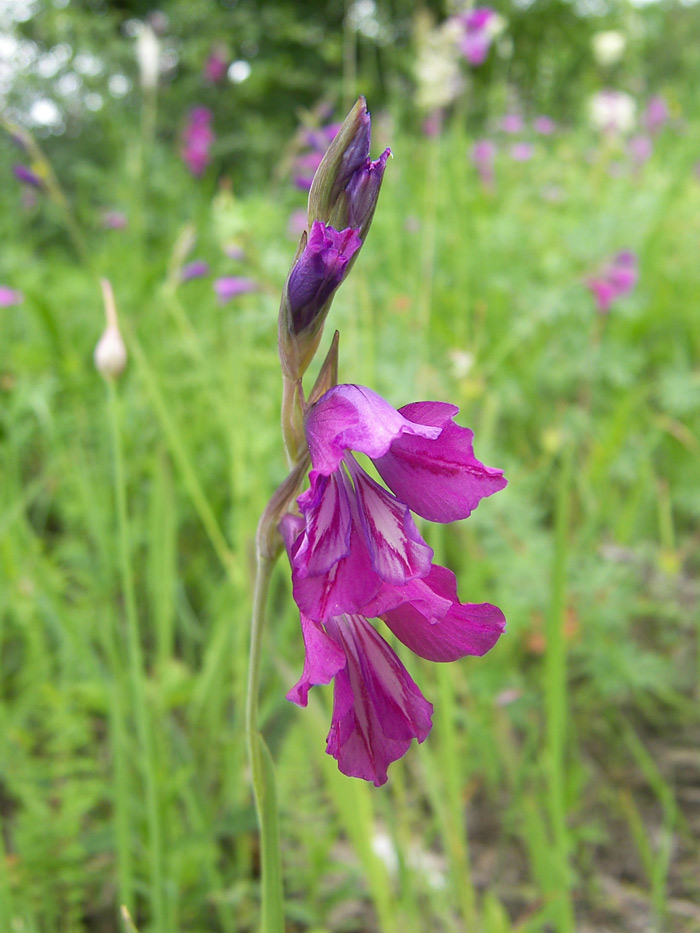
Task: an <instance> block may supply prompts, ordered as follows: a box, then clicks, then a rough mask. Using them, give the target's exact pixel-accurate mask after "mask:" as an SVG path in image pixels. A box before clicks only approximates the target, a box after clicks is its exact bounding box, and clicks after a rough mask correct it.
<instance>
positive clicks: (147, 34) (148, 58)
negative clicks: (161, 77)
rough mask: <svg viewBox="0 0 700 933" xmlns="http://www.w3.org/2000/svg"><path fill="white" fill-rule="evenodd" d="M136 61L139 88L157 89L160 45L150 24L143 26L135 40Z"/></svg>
mask: <svg viewBox="0 0 700 933" xmlns="http://www.w3.org/2000/svg"><path fill="white" fill-rule="evenodd" d="M136 59H137V61H138V63H139V72H140V76H141V87H143V88H154V87H157V85H158V74H159V72H160V43H159V41H158V36H157V35H156V34H155V32H154V30H153V27H152V26H151V25H150V23H146V24H145V25H144V27H143V29H142V30H141V32H140V34H139V36H138V38H137V39H136Z"/></svg>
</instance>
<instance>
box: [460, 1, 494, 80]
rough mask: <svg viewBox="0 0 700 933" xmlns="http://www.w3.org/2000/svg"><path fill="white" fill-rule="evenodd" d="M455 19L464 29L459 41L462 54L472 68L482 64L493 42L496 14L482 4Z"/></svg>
mask: <svg viewBox="0 0 700 933" xmlns="http://www.w3.org/2000/svg"><path fill="white" fill-rule="evenodd" d="M457 20H458V22H459V23H460V25H461V26H462V28H463V30H464V31H463V34H462V37H461V39H460V43H459V47H460V51H461V52H462V55H464V57H465V58H466V60H467V61H468V62H469V64H470V65H472V67H474V68H476V67H478V66H479V65H483V63H484V62H485V61H486V56H487V55H488V53H489V49H490V48H491V43H492V42H493V37H494V27H495V26H496V23H497V22H498V14H497V13H496V11H495V10H492V9H491V8H490V7H487V6H482V7H476V8H475V9H473V10H469V11H468V12H466V13H462V14H461V15H460V16H458V17H457Z"/></svg>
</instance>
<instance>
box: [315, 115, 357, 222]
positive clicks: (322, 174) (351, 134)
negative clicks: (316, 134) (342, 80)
mask: <svg viewBox="0 0 700 933" xmlns="http://www.w3.org/2000/svg"><path fill="white" fill-rule="evenodd" d="M369 140H370V117H369V113H368V112H367V102H366V101H365V99H364V97H360V98H359V99H358V101H357V103H356V104H355V106H354V107H353V108H352V110H351V111H350V113H349V114H348V115H347V117H346V118H345V120H344V122H343V124H342V126H341V127H340V129H339V130H338V133H337V135H336V137H335V139H334V140H333V142H332V143H331V144H330V146H329V147H328V150H327V152H326V154H325V156H324V157H323V161H322V162H321V164H320V166H319V167H318V170H317V172H316V175H315V177H314V181H313V184H312V186H311V191H310V192H309V219H310V220H311V221H314V220H323V221H324V222H327V221H328V218H329V217H330V213H331V211H332V209H333V206H334V204H335V202H336V201H337V200H338V197H339V196H340V193H341V192H342V191H343V190H344V188H345V187H346V185H347V184H348V182H349V181H350V179H351V178H352V176H353V175H354V174H355V172H357V171H358V170H359V169H361V168H362V167H363V166H364V165H365V163H366V161H367V158H368V156H369Z"/></svg>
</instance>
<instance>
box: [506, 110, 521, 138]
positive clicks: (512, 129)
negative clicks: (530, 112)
mask: <svg viewBox="0 0 700 933" xmlns="http://www.w3.org/2000/svg"><path fill="white" fill-rule="evenodd" d="M524 127H525V123H524V122H523V118H522V117H521V116H520V114H519V113H507V114H506V115H505V116H504V117H503V119H502V120H501V129H502V130H503V132H504V133H522V131H523V129H524Z"/></svg>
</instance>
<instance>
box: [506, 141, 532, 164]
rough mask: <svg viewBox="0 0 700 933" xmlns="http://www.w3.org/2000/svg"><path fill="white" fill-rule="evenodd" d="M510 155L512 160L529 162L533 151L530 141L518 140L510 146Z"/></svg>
mask: <svg viewBox="0 0 700 933" xmlns="http://www.w3.org/2000/svg"><path fill="white" fill-rule="evenodd" d="M509 152H510V157H511V159H513V161H514V162H529V161H530V159H531V158H532V156H533V155H534V153H535V147H534V146H533V145H532V143H526V142H518V143H513V145H512V146H511V147H510V150H509Z"/></svg>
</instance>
